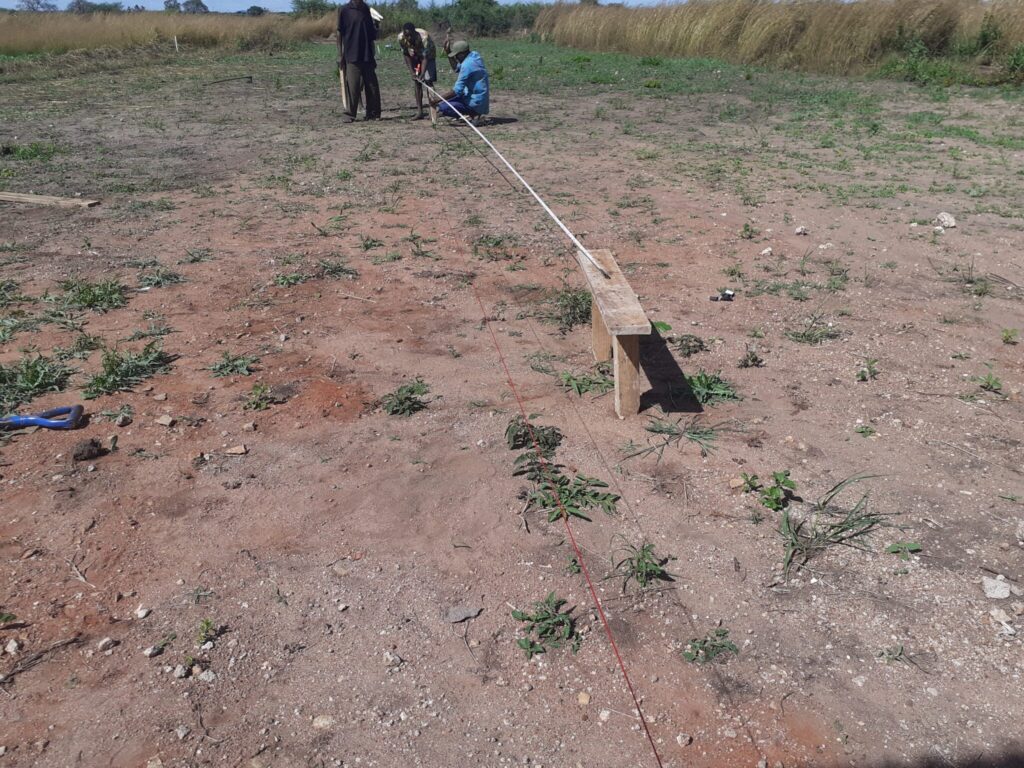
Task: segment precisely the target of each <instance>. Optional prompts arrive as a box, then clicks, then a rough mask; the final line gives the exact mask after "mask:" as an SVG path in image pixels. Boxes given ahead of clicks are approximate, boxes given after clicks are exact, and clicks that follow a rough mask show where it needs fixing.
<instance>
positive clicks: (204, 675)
mask: <svg viewBox="0 0 1024 768" xmlns="http://www.w3.org/2000/svg"><path fill="white" fill-rule="evenodd" d="M199 679H200V680H202V681H203V682H204V683H212V682H213V681H214V680H216V679H217V675H216V673H215V672H214V671H213V670H212V669H207V670H204V671H202V672H200V673H199Z"/></svg>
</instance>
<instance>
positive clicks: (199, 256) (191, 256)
mask: <svg viewBox="0 0 1024 768" xmlns="http://www.w3.org/2000/svg"><path fill="white" fill-rule="evenodd" d="M212 258H213V251H212V250H210V249H209V248H186V249H185V258H184V259H181V260H179V261H178V263H179V264H200V263H202V262H204V261H210V259H212Z"/></svg>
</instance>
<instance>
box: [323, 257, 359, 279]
mask: <svg viewBox="0 0 1024 768" xmlns="http://www.w3.org/2000/svg"><path fill="white" fill-rule="evenodd" d="M316 274H317V277H320V278H324V277H330V278H334V279H335V280H355V279H356V278H357V277H359V270H357V269H355V268H353V267H350V266H348V264H346V263H345V262H344V261H331V260H329V259H320V261H318V262H317V263H316Z"/></svg>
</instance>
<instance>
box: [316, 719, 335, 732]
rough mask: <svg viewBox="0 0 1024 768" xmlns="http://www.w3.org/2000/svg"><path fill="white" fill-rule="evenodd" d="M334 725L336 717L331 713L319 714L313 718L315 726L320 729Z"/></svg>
mask: <svg viewBox="0 0 1024 768" xmlns="http://www.w3.org/2000/svg"><path fill="white" fill-rule="evenodd" d="M333 725H334V718H333V717H331V716H330V715H317V716H316V717H314V718H313V727H314V728H316V729H317V730H318V731H323V730H326V729H327V728H330V727H331V726H333Z"/></svg>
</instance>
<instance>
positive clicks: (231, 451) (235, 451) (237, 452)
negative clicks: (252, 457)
mask: <svg viewBox="0 0 1024 768" xmlns="http://www.w3.org/2000/svg"><path fill="white" fill-rule="evenodd" d="M248 452H249V449H248V448H246V447H245V446H244V445H233V446H231V447H230V448H227V449H225V451H224V453H226V454H227V455H228V456H245V454H247V453H248Z"/></svg>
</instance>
